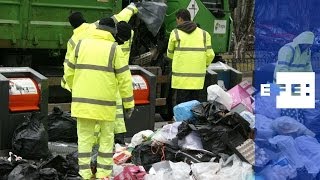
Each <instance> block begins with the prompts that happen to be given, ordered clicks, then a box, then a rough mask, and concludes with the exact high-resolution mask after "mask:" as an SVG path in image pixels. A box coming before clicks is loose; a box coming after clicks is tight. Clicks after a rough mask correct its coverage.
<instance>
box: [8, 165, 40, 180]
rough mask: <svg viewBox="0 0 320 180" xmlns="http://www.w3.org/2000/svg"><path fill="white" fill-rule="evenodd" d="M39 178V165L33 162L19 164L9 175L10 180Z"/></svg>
mask: <svg viewBox="0 0 320 180" xmlns="http://www.w3.org/2000/svg"><path fill="white" fill-rule="evenodd" d="M39 178H40V176H39V172H38V169H37V166H35V165H33V164H19V165H18V166H17V167H15V168H14V169H13V170H12V171H11V173H10V174H9V176H8V180H34V179H39Z"/></svg>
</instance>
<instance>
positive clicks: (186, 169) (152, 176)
mask: <svg viewBox="0 0 320 180" xmlns="http://www.w3.org/2000/svg"><path fill="white" fill-rule="evenodd" d="M152 166H153V167H152V168H151V169H150V170H149V174H148V175H146V176H145V177H144V180H169V179H170V180H186V179H189V178H190V175H189V174H190V171H191V168H190V166H189V165H188V164H187V163H184V162H177V163H173V162H171V161H162V162H159V163H156V164H153V165H152ZM156 167H157V168H156ZM155 169H157V170H155Z"/></svg>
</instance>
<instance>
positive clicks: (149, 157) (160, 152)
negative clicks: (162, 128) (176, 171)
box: [131, 142, 177, 171]
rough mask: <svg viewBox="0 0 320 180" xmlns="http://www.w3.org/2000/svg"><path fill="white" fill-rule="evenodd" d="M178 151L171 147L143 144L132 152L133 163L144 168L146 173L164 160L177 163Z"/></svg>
mask: <svg viewBox="0 0 320 180" xmlns="http://www.w3.org/2000/svg"><path fill="white" fill-rule="evenodd" d="M176 151H177V149H175V148H173V147H171V146H169V145H154V144H152V142H145V143H142V144H140V145H138V146H136V147H135V148H134V150H133V151H132V157H131V160H132V163H134V164H135V165H141V166H143V167H144V168H145V169H146V171H149V169H150V168H151V167H152V164H154V163H157V162H160V161H162V160H170V161H173V162H175V152H176Z"/></svg>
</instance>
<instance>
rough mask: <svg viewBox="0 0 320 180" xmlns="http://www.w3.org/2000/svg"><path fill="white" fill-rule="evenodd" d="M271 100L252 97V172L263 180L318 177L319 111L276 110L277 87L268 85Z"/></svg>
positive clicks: (317, 106)
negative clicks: (253, 154)
mask: <svg viewBox="0 0 320 180" xmlns="http://www.w3.org/2000/svg"><path fill="white" fill-rule="evenodd" d="M270 87H271V88H270V92H271V93H270V94H271V96H270V97H265V96H260V94H257V95H256V98H255V102H256V103H255V108H256V109H255V113H256V114H255V115H254V116H253V118H254V119H255V145H256V147H255V148H256V153H255V154H256V156H255V159H256V160H255V173H256V176H257V177H258V176H261V177H263V178H264V179H276V180H282V179H283V180H284V179H318V178H320V175H319V172H320V165H319V163H318V162H319V160H320V159H319V157H320V156H319V155H320V151H319V148H320V143H319V127H320V121H319V118H320V111H319V105H320V104H319V101H316V108H315V109H276V96H277V94H278V92H279V88H278V87H277V85H275V84H271V85H270Z"/></svg>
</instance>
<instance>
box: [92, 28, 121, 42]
mask: <svg viewBox="0 0 320 180" xmlns="http://www.w3.org/2000/svg"><path fill="white" fill-rule="evenodd" d="M91 38H94V39H104V40H108V41H111V42H115V41H116V40H115V39H114V37H113V35H112V34H111V33H110V32H109V31H104V30H100V29H93V30H92V31H91Z"/></svg>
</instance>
